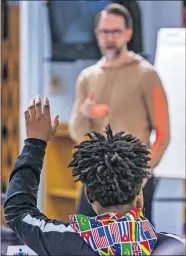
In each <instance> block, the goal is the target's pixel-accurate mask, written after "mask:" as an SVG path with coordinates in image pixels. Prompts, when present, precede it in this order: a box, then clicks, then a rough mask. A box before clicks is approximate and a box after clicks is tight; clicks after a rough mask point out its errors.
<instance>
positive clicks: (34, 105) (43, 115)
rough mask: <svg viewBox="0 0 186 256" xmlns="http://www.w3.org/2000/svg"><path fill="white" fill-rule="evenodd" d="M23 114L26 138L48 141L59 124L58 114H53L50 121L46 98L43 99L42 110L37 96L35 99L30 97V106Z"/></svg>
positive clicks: (48, 105)
mask: <svg viewBox="0 0 186 256" xmlns="http://www.w3.org/2000/svg"><path fill="white" fill-rule="evenodd" d="M24 114H25V125H26V133H27V137H28V138H35V139H40V140H44V141H46V142H48V141H49V140H50V138H51V137H52V136H53V135H54V134H55V133H56V130H57V127H58V125H59V120H58V118H59V116H58V115H57V116H55V117H54V119H53V120H52V121H51V117H50V104H49V100H48V99H47V98H45V100H44V106H43V110H42V106H41V99H40V97H39V96H37V97H36V98H35V99H31V102H30V106H29V108H28V109H27V110H26V111H25V113H24Z"/></svg>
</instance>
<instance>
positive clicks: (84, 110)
mask: <svg viewBox="0 0 186 256" xmlns="http://www.w3.org/2000/svg"><path fill="white" fill-rule="evenodd" d="M95 25H96V28H95V33H96V37H97V40H98V44H99V47H100V49H101V52H102V54H103V58H102V59H101V60H100V61H98V62H97V63H96V64H94V65H92V66H90V67H88V68H86V69H84V70H83V71H82V72H81V74H80V75H79V77H78V80H77V86H76V98H75V104H74V108H73V113H72V118H71V121H70V125H69V126H70V133H71V136H72V138H73V139H74V140H75V141H77V142H78V141H81V140H83V137H84V135H85V134H86V133H88V132H90V131H92V130H94V131H96V132H102V131H103V130H104V128H105V127H106V126H107V125H108V124H110V125H111V128H112V130H113V132H114V133H117V132H119V131H122V130H123V131H126V132H127V133H131V134H133V135H134V136H136V137H138V138H139V139H140V140H141V141H142V142H143V143H144V144H145V145H146V146H147V147H148V148H149V149H150V150H151V162H150V166H151V174H152V175H151V178H150V179H149V180H147V179H145V180H144V208H145V215H146V217H147V218H148V219H149V220H150V221H151V222H152V216H151V209H152V200H153V194H154V191H155V187H156V183H157V180H156V178H155V177H154V175H153V169H154V168H155V167H156V166H157V165H158V164H159V162H160V160H161V158H162V156H163V154H164V152H165V150H166V148H167V146H168V144H169V140H170V131H169V115H168V104H167V99H166V95H165V91H164V89H163V86H162V82H161V80H160V78H159V76H158V74H157V72H156V71H155V69H154V67H153V66H152V65H151V64H150V63H149V62H148V61H146V60H145V59H143V58H142V57H141V56H139V55H137V54H135V53H134V52H130V51H128V50H127V43H128V42H129V41H130V39H131V37H132V33H133V30H132V28H133V21H132V18H131V16H130V14H129V12H128V11H127V9H126V8H124V7H123V6H121V5H119V4H111V5H108V6H107V7H106V8H105V9H104V10H103V11H102V12H101V13H100V14H99V15H98V16H97V18H96V24H95ZM154 130H155V132H156V140H155V142H154V144H153V145H151V143H150V136H151V133H152V131H154ZM78 212H80V213H83V214H87V215H94V214H95V213H94V212H93V210H92V208H91V206H90V205H89V204H88V202H87V199H86V197H85V194H84V190H82V195H81V199H80V204H79V209H78Z"/></svg>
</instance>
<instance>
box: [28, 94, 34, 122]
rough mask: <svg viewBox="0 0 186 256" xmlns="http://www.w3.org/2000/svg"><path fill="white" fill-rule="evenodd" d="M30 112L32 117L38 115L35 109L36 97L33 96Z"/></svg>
mask: <svg viewBox="0 0 186 256" xmlns="http://www.w3.org/2000/svg"><path fill="white" fill-rule="evenodd" d="M28 112H29V116H30V119H34V118H35V116H36V111H35V99H34V98H32V99H31V100H30V106H29V108H28Z"/></svg>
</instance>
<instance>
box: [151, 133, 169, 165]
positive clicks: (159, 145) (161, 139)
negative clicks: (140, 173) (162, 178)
mask: <svg viewBox="0 0 186 256" xmlns="http://www.w3.org/2000/svg"><path fill="white" fill-rule="evenodd" d="M156 137H157V138H156V141H155V143H154V145H153V147H152V151H151V162H150V166H151V167H152V169H153V168H154V167H156V166H157V165H158V164H159V162H160V161H161V159H162V157H163V155H164V153H165V151H166V149H167V147H168V145H169V142H170V135H169V134H168V133H167V134H164V133H162V134H158V133H157V136H156Z"/></svg>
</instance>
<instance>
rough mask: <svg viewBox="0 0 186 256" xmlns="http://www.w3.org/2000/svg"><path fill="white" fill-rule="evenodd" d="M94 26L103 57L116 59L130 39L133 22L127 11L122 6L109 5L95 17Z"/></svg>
mask: <svg viewBox="0 0 186 256" xmlns="http://www.w3.org/2000/svg"><path fill="white" fill-rule="evenodd" d="M95 26H96V29H95V32H96V37H97V40H98V44H99V46H100V49H101V51H102V53H103V55H105V56H106V57H107V58H108V59H109V60H114V59H116V58H118V56H119V55H120V54H121V53H122V51H123V49H125V48H126V47H127V43H128V42H129V41H130V39H131V37H132V27H133V21H132V18H131V15H130V13H129V12H128V10H127V9H126V8H125V7H124V6H122V5H119V4H110V5H108V6H107V7H106V8H105V9H104V10H103V11H102V12H100V13H99V14H98V15H97V17H96V21H95Z"/></svg>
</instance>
